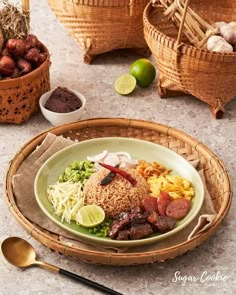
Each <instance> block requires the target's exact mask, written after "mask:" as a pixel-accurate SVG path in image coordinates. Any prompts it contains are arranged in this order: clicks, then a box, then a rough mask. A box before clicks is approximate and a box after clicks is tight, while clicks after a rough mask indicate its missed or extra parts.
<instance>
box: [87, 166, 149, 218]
mask: <svg viewBox="0 0 236 295" xmlns="http://www.w3.org/2000/svg"><path fill="white" fill-rule="evenodd" d="M126 172H128V173H130V174H131V175H132V176H133V178H135V179H136V180H137V184H136V185H135V186H133V185H132V184H131V183H130V182H129V181H128V180H127V179H125V178H124V177H122V176H120V175H118V174H117V175H116V176H115V178H114V179H113V180H112V181H111V182H110V183H109V184H108V185H101V184H100V183H101V180H102V179H103V178H104V177H105V176H106V175H107V174H108V173H109V171H108V170H107V169H101V170H99V171H97V172H95V173H94V174H92V175H91V176H90V178H89V179H88V180H87V181H86V183H85V185H84V202H85V204H86V205H89V204H96V205H98V206H101V207H102V208H103V210H104V211H105V214H106V216H109V217H113V218H115V217H117V216H118V215H119V214H120V213H121V212H124V211H128V210H130V209H133V208H137V207H140V206H141V205H142V201H143V199H144V198H145V196H146V195H147V194H148V193H149V186H148V184H147V182H146V180H145V178H144V177H143V176H141V175H140V174H139V173H138V172H137V171H136V170H135V169H127V170H126Z"/></svg>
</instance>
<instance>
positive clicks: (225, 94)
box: [143, 0, 236, 118]
mask: <svg viewBox="0 0 236 295" xmlns="http://www.w3.org/2000/svg"><path fill="white" fill-rule="evenodd" d="M189 2H190V1H189V0H187V1H186V2H185V9H187V8H188V5H189ZM157 4H158V1H151V2H149V4H148V5H147V6H146V8H145V11H144V16H143V18H144V35H145V39H146V41H147V44H148V46H149V47H150V49H151V51H152V53H153V55H154V56H155V59H156V63H157V65H158V70H159V78H158V92H159V95H160V96H161V97H169V96H177V95H179V94H183V93H186V94H191V95H193V96H195V97H197V98H199V99H200V100H202V101H204V102H205V103H207V104H208V105H209V106H210V108H211V110H212V112H213V115H214V116H215V117H216V118H221V117H222V116H223V113H224V106H225V105H226V104H227V103H228V102H230V101H231V100H232V99H233V97H234V96H235V95H236V83H235V81H236V52H234V53H228V54H224V53H216V52H210V51H207V50H204V49H199V48H197V47H194V46H191V45H190V44H188V42H187V41H186V40H185V39H184V38H182V29H183V27H181V26H180V28H179V30H178V29H177V28H176V26H175V25H174V24H173V23H172V22H171V21H168V19H167V18H166V17H164V16H163V9H161V8H160V7H157ZM190 6H191V8H192V9H193V10H194V11H195V12H197V13H198V14H199V15H200V16H201V17H202V18H203V19H205V20H206V21H208V22H209V23H213V22H216V21H225V22H230V21H235V19H236V6H235V3H234V1H231V0H225V1H221V0H215V1H214V5H212V1H210V0H192V1H191V4H190ZM183 16H184V14H183ZM181 21H182V24H184V21H185V18H184V17H182V20H181ZM181 41H182V42H181Z"/></svg>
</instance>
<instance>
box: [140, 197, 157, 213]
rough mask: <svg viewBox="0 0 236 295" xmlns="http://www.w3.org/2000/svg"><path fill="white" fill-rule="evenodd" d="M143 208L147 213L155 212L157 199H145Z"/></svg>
mask: <svg viewBox="0 0 236 295" xmlns="http://www.w3.org/2000/svg"><path fill="white" fill-rule="evenodd" d="M143 207H144V209H145V210H146V211H148V212H152V211H157V198H155V197H151V196H147V197H145V199H144V200H143Z"/></svg>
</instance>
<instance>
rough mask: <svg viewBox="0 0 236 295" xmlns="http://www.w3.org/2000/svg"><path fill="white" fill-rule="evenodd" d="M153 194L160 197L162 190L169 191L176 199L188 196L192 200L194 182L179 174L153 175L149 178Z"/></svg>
mask: <svg viewBox="0 0 236 295" xmlns="http://www.w3.org/2000/svg"><path fill="white" fill-rule="evenodd" d="M147 182H148V184H149V186H150V190H151V196H153V197H158V196H159V195H160V192H161V191H165V192H168V193H169V195H170V196H171V197H173V198H174V199H177V198H186V199H188V200H191V198H192V197H193V196H194V189H193V186H192V183H191V182H190V181H189V180H187V179H184V178H182V177H180V176H178V175H164V176H159V177H156V176H151V177H149V178H148V179H147Z"/></svg>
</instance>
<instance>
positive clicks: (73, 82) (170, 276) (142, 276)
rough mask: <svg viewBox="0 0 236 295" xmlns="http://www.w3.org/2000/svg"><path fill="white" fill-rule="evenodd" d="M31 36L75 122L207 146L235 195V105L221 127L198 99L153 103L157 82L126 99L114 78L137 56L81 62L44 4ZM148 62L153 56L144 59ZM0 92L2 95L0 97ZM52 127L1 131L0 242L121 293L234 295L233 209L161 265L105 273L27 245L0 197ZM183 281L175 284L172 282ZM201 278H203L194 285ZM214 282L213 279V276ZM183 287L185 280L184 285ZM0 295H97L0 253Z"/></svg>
mask: <svg viewBox="0 0 236 295" xmlns="http://www.w3.org/2000/svg"><path fill="white" fill-rule="evenodd" d="M31 10H32V13H31V26H32V32H33V33H34V34H36V35H37V36H38V37H39V39H40V40H41V41H43V43H44V44H45V45H46V46H47V47H48V49H49V51H50V53H51V61H52V65H51V69H50V76H51V87H56V86H59V85H60V86H66V87H68V88H71V89H75V90H78V91H81V92H82V93H83V94H84V95H85V96H86V98H87V105H86V109H85V112H84V114H83V118H82V119H87V118H96V117H122V118H135V119H144V120H149V121H153V122H160V123H162V124H166V125H169V126H172V127H175V128H177V129H180V130H182V131H184V132H186V133H188V134H190V135H192V136H193V137H195V138H198V140H200V141H201V142H203V143H204V144H205V145H207V146H208V147H209V148H210V149H211V150H212V151H214V152H215V153H216V154H217V155H218V156H219V158H220V159H221V160H223V162H224V163H225V165H226V167H227V170H228V171H229V173H230V175H231V177H232V186H233V190H234V191H235V190H236V177H235V175H236V171H235V170H236V157H235V153H236V132H235V131H236V100H235V99H234V100H232V101H231V102H230V103H229V104H228V105H227V106H226V108H225V109H226V113H225V114H224V118H223V119H222V120H215V119H214V118H213V117H212V115H211V113H210V110H209V107H208V106H207V105H206V104H204V103H203V102H201V101H200V100H198V99H196V98H193V97H188V96H183V97H178V98H169V99H162V100H161V99H160V98H159V96H158V94H157V88H156V81H155V82H154V83H153V84H152V85H151V87H149V88H147V89H138V90H137V91H136V92H135V93H134V94H133V95H131V96H128V97H123V96H119V95H118V94H116V93H115V91H114V90H113V82H114V80H115V78H116V77H118V76H119V75H121V74H123V73H126V72H127V71H128V69H129V65H130V64H131V62H132V61H134V60H135V59H137V58H138V57H137V56H135V55H134V54H132V53H130V52H127V51H118V52H114V53H108V54H104V55H102V56H100V57H98V58H97V59H96V60H95V62H94V63H93V64H92V65H86V64H84V63H83V61H82V52H81V49H80V48H79V46H78V45H77V44H76V42H75V41H74V39H73V38H72V37H70V36H69V35H68V33H67V32H66V31H65V29H64V27H63V26H62V25H61V24H60V23H59V21H58V20H57V19H56V17H55V16H54V14H53V13H52V11H51V10H50V8H49V7H48V4H47V1H46V0H41V1H36V0H32V1H31ZM151 59H152V57H151ZM0 92H1V90H0ZM50 127H52V125H51V124H50V123H49V122H48V121H46V119H45V118H44V117H43V116H42V114H41V113H40V112H39V113H37V114H36V115H34V116H32V117H31V118H30V120H29V121H28V122H26V123H24V124H22V125H9V124H1V125H0V190H1V194H0V208H1V210H0V243H1V242H2V241H3V240H4V239H5V238H7V237H9V236H20V237H22V238H25V239H27V240H28V241H30V242H31V243H32V244H33V245H34V247H35V248H36V250H37V253H38V256H39V258H40V259H42V260H44V261H47V262H49V263H52V264H55V265H57V266H59V267H61V268H64V269H67V270H69V271H72V272H75V273H78V274H80V275H82V276H85V277H87V278H90V279H92V280H95V281H97V282H99V283H101V284H105V285H107V286H108V287H110V288H114V289H116V290H117V291H119V292H121V293H122V294H129V295H134V294H137V293H139V294H142V295H154V294H163V295H164V294H192V295H193V294H215V295H217V294H219V295H222V294H235V293H236V279H235V277H236V235H235V223H236V216H235V214H234V212H235V210H236V204H235V201H234V200H233V203H232V207H231V210H230V211H229V214H228V216H227V217H226V219H225V220H224V222H223V224H222V225H221V226H220V228H219V229H218V230H217V232H216V233H215V234H214V235H213V236H212V237H211V238H209V239H208V240H207V241H205V242H204V243H203V244H202V245H201V246H200V247H198V248H197V249H194V250H193V251H191V252H189V253H187V254H186V255H183V256H181V257H178V258H176V259H174V260H171V261H167V262H164V263H154V264H148V265H143V266H128V267H112V266H99V265H93V264H86V263H84V262H80V261H75V260H74V259H72V258H68V257H65V256H63V255H59V254H57V253H55V252H52V251H50V250H49V249H48V248H46V247H45V246H43V245H41V244H40V243H39V242H37V241H36V240H34V239H33V238H31V237H30V236H29V235H28V234H27V233H26V232H25V230H24V229H23V228H22V227H21V226H20V225H19V224H18V223H17V221H16V220H15V218H14V217H13V215H12V214H11V213H10V212H9V210H8V206H7V204H6V202H5V200H4V195H3V177H4V173H5V171H6V169H7V165H8V162H9V161H10V160H11V159H12V158H13V156H14V155H15V153H16V152H17V151H18V150H19V149H20V148H21V147H22V146H23V144H25V143H26V142H27V141H28V140H30V139H31V138H33V137H34V136H36V135H37V134H39V133H40V132H42V131H45V130H46V129H48V128H50ZM177 275H178V278H180V277H181V278H182V280H180V279H177ZM204 275H209V276H210V279H208V280H201V279H200V278H201V277H202V276H204ZM217 276H218V278H219V279H218V280H217V279H216V277H217ZM186 280H187V281H186ZM0 282H1V283H0V294H1V295H15V294H17V295H40V294H63V295H72V294H100V292H98V291H95V290H92V289H90V288H89V287H86V286H84V285H81V284H79V283H77V282H75V281H72V280H70V279H67V278H65V277H61V276H60V275H58V274H55V273H51V272H49V271H47V270H43V269H40V268H30V269H27V270H21V269H18V268H16V267H14V266H12V265H10V264H9V263H8V262H7V261H6V260H5V259H4V257H3V256H2V253H0Z"/></svg>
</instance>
